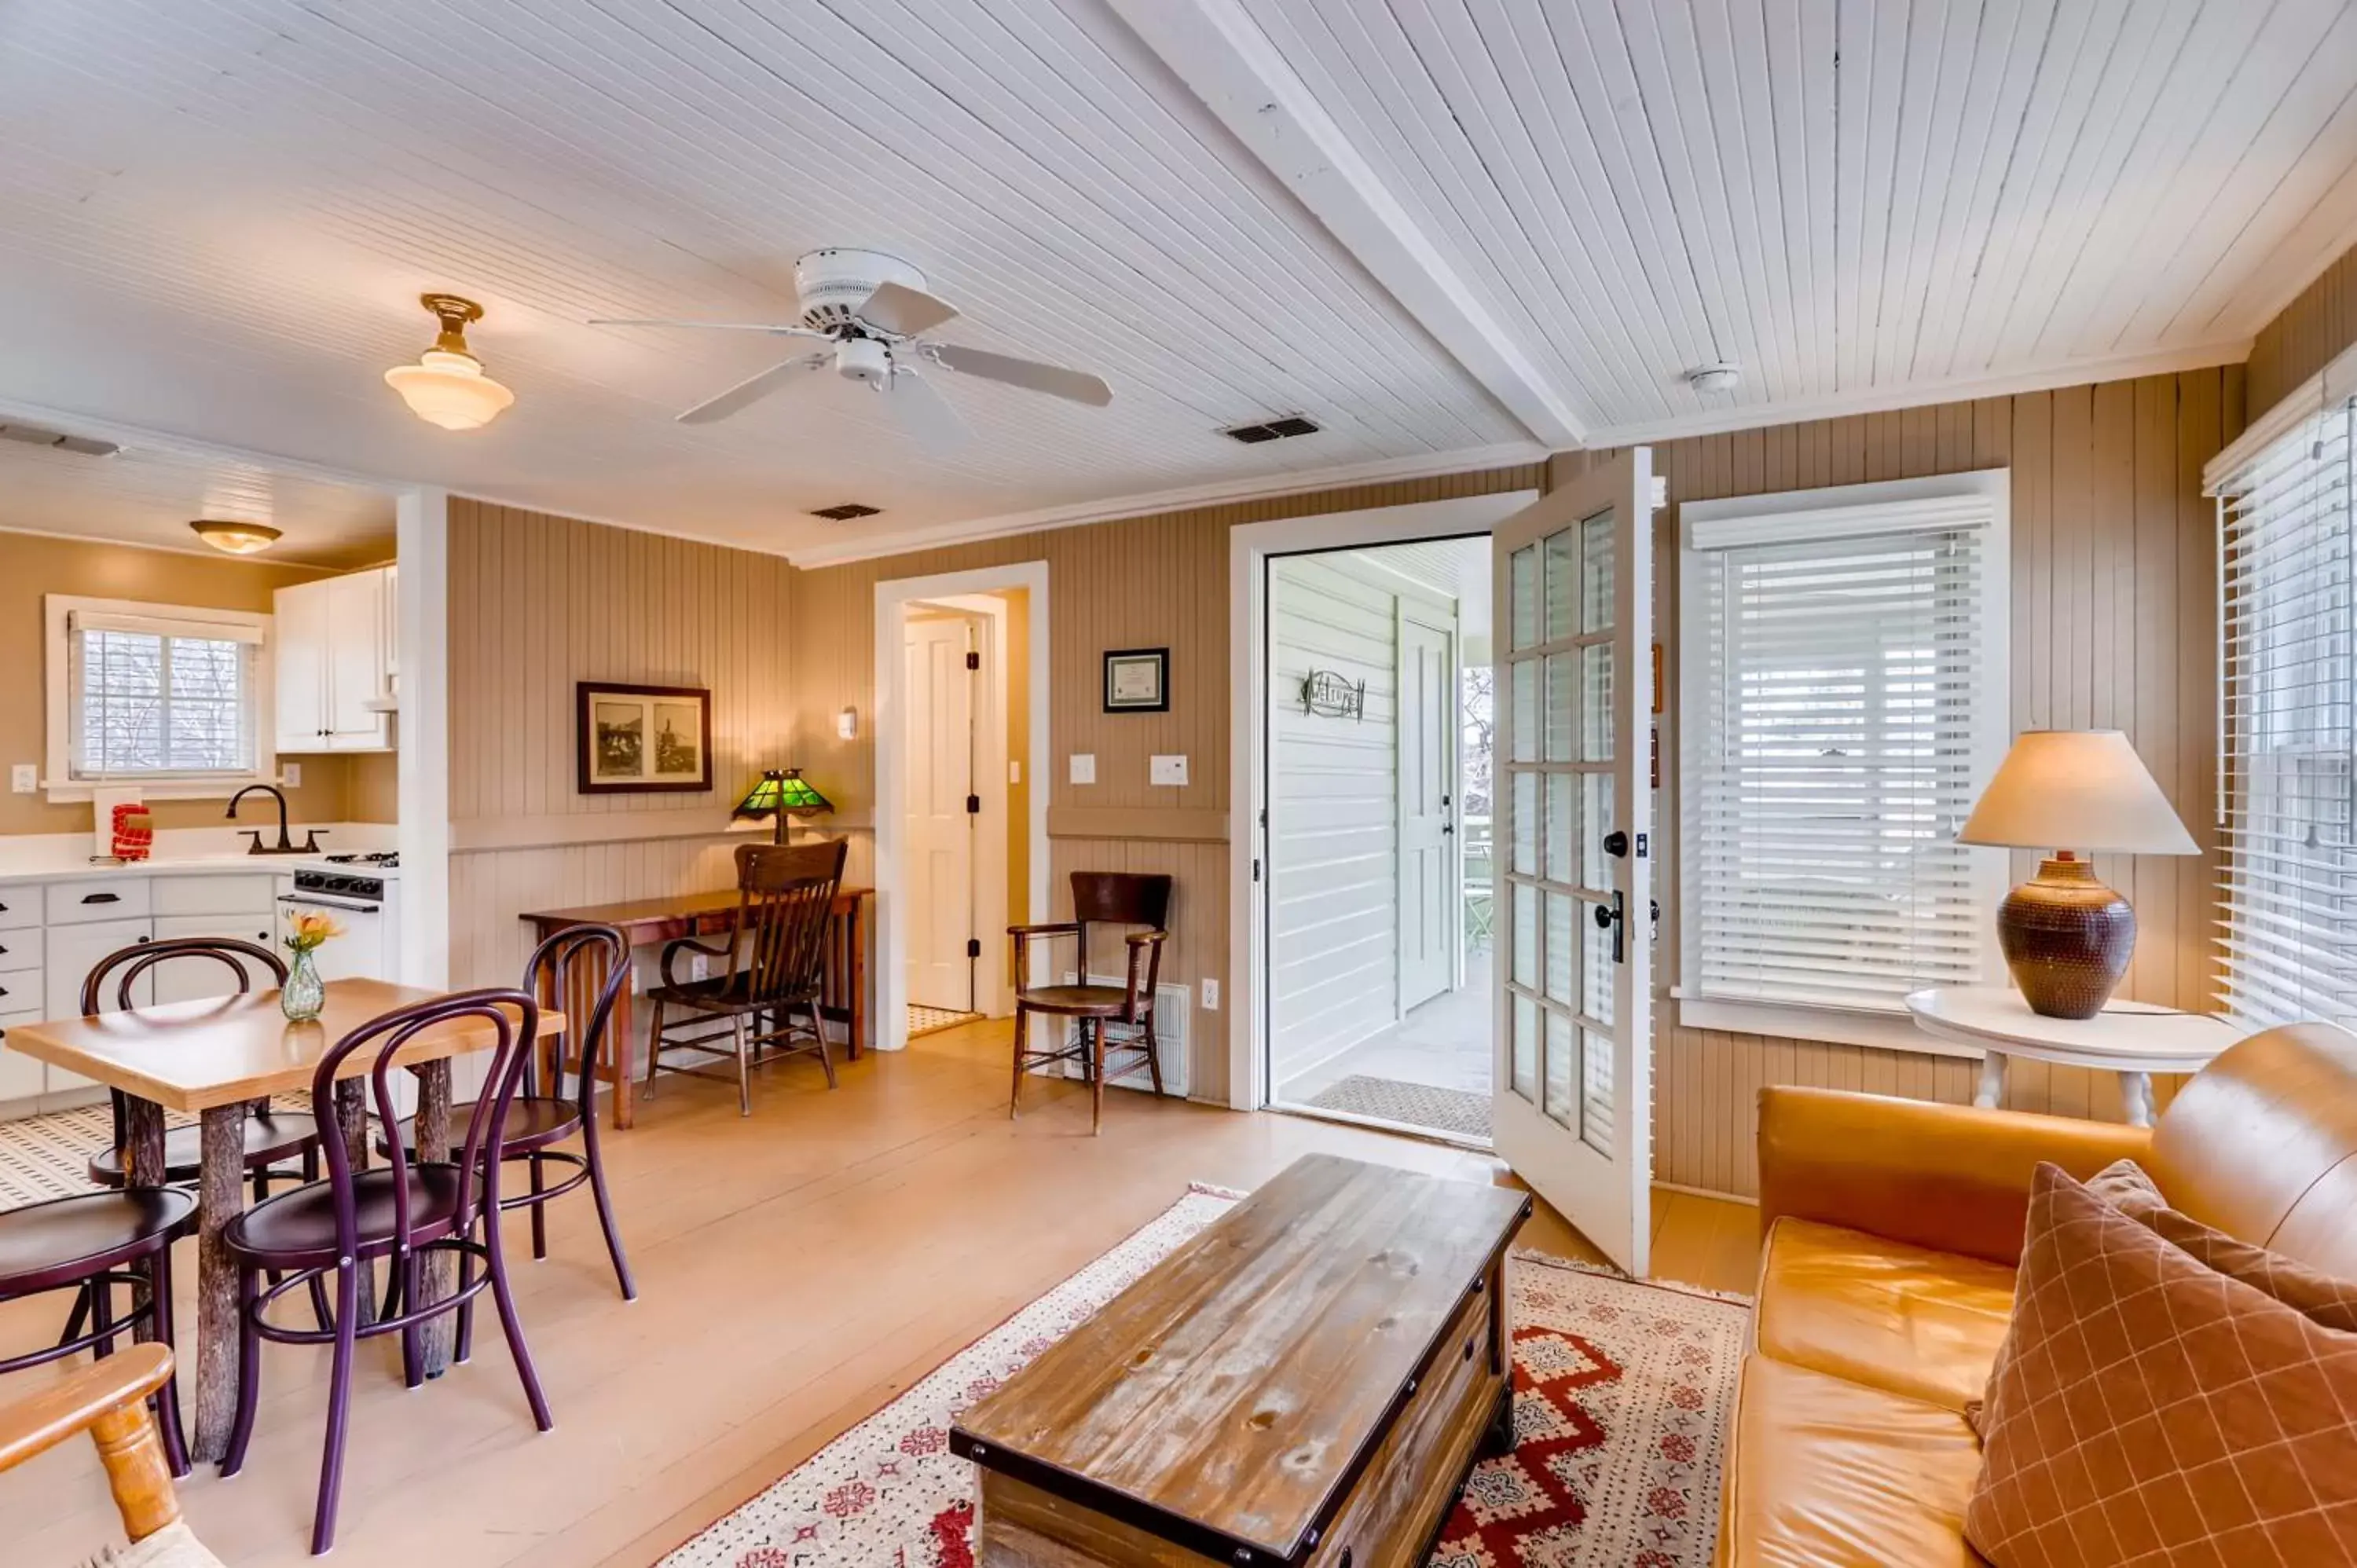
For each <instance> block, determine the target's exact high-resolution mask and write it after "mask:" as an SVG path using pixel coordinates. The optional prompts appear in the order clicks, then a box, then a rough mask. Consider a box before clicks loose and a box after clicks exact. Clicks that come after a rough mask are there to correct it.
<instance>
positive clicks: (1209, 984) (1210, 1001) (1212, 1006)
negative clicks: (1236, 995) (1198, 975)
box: [1203, 980, 1220, 1013]
mask: <svg viewBox="0 0 2357 1568" xmlns="http://www.w3.org/2000/svg"><path fill="white" fill-rule="evenodd" d="M1219 1010H1220V983H1219V982H1218V981H1216V980H1207V981H1205V982H1203V1011H1204V1012H1206V1013H1216V1012H1218V1011H1219Z"/></svg>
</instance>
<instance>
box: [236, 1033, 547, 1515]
mask: <svg viewBox="0 0 2357 1568" xmlns="http://www.w3.org/2000/svg"><path fill="white" fill-rule="evenodd" d="M461 1018H472V1019H479V1020H482V1021H485V1022H488V1023H489V1024H490V1026H491V1027H492V1031H493V1035H494V1045H493V1048H492V1051H491V1065H490V1076H489V1077H488V1078H487V1079H485V1080H484V1081H485V1083H486V1084H487V1086H489V1089H490V1092H489V1093H488V1094H486V1095H485V1096H484V1097H483V1098H482V1099H479V1100H478V1101H475V1102H474V1104H473V1106H472V1107H471V1108H470V1109H469V1110H468V1112H467V1115H466V1135H465V1137H464V1139H463V1140H461V1142H460V1144H459V1146H458V1147H457V1149H456V1150H455V1151H454V1153H453V1157H452V1158H451V1159H449V1160H447V1161H420V1160H419V1159H417V1158H416V1156H415V1153H414V1150H413V1149H412V1148H411V1147H410V1135H409V1131H408V1129H407V1128H405V1127H404V1123H403V1122H401V1121H400V1120H399V1118H398V1114H397V1112H396V1110H395V1106H394V1102H393V1081H392V1074H393V1072H395V1071H397V1070H403V1069H398V1068H397V1067H396V1064H395V1058H397V1057H398V1056H399V1055H400V1053H401V1051H402V1049H403V1048H404V1047H406V1046H407V1045H408V1044H409V1042H410V1041H411V1040H412V1039H413V1038H414V1037H415V1036H417V1035H419V1034H421V1033H423V1032H424V1031H425V1030H427V1029H431V1028H433V1027H435V1026H436V1025H441V1024H447V1023H449V1022H451V1021H452V1020H454V1019H461ZM539 1033H540V1004H538V1003H537V1002H535V1001H533V997H532V995H531V993H528V992H522V991H463V992H459V993H456V994H454V995H449V996H436V997H434V998H432V999H431V1000H428V1001H425V1002H419V1003H414V1004H411V1005H409V1006H406V1007H398V1008H395V1009H394V1010H393V1011H392V1012H390V1013H387V1014H384V1015H382V1016H381V1017H377V1018H373V1019H371V1020H370V1021H369V1022H368V1023H366V1024H363V1025H361V1026H360V1027H359V1028H357V1029H355V1030H353V1031H352V1032H351V1033H350V1034H349V1035H347V1036H344V1037H343V1038H342V1039H341V1040H339V1041H338V1042H337V1043H336V1044H335V1045H334V1046H332V1047H329V1048H328V1051H327V1053H326V1054H325V1055H323V1056H322V1057H321V1058H319V1065H318V1067H317V1069H316V1070H315V1071H314V1073H313V1075H312V1079H311V1106H312V1110H313V1112H314V1113H315V1114H317V1116H318V1117H319V1118H320V1119H321V1120H323V1121H324V1120H326V1119H328V1118H329V1117H332V1116H333V1115H334V1114H335V1106H336V1080H337V1079H338V1078H339V1076H340V1072H339V1069H340V1068H341V1067H342V1064H343V1062H344V1061H345V1059H346V1058H350V1056H352V1055H353V1054H354V1053H356V1052H366V1053H368V1057H369V1059H370V1063H371V1065H370V1068H369V1071H368V1075H367V1078H366V1079H365V1081H366V1082H367V1084H368V1093H369V1098H370V1100H371V1102H372V1103H373V1105H374V1108H375V1112H376V1116H377V1120H378V1122H379V1123H380V1125H382V1126H384V1127H388V1128H391V1129H393V1132H392V1133H391V1134H390V1135H389V1136H388V1137H387V1138H386V1140H385V1151H386V1155H385V1164H384V1165H382V1166H380V1167H378V1168H375V1169H371V1170H366V1171H355V1170H354V1169H353V1168H352V1161H351V1155H350V1153H349V1152H348V1151H347V1149H346V1147H345V1143H344V1140H343V1139H341V1138H329V1139H327V1140H325V1141H324V1142H323V1143H322V1144H321V1149H322V1151H323V1152H324V1153H325V1155H326V1156H327V1167H328V1175H327V1178H326V1179H325V1180H323V1181H317V1182H311V1183H308V1184H307V1185H305V1186H303V1187H297V1188H296V1189H295V1190H294V1191H292V1192H285V1193H281V1194H279V1195H278V1196H277V1197H274V1198H271V1199H270V1200H269V1201H268V1202H266V1203H262V1204H258V1205H256V1206H255V1207H253V1208H249V1209H247V1210H246V1211H245V1212H244V1213H242V1214H241V1215H239V1216H238V1217H237V1218H236V1219H232V1220H231V1221H230V1222H229V1224H228V1225H227V1226H226V1227H224V1228H223V1230H222V1231H221V1238H222V1240H223V1241H225V1242H226V1243H227V1245H228V1247H229V1251H230V1256H231V1259H232V1260H233V1261H234V1262H235V1263H236V1265H237V1276H238V1279H237V1295H238V1319H239V1330H240V1356H239V1369H238V1387H237V1419H236V1421H235V1423H233V1424H232V1425H231V1430H230V1440H229V1452H228V1453H227V1455H224V1456H223V1458H222V1460H221V1474H223V1475H224V1476H234V1475H235V1474H237V1472H238V1470H239V1469H240V1468H241V1467H242V1466H244V1464H245V1454H246V1446H247V1444H249V1443H250V1442H252V1440H253V1417H254V1412H255V1410H256V1408H257V1407H258V1406H259V1404H260V1403H261V1395H262V1342H263V1341H264V1340H265V1339H267V1340H270V1341H272V1342H274V1343H276V1344H281V1345H332V1346H333V1347H334V1348H335V1359H334V1362H333V1364H332V1365H331V1367H330V1369H329V1373H328V1430H327V1439H326V1444H325V1446H324V1450H323V1452H322V1454H321V1456H320V1463H319V1498H318V1507H317V1512H316V1513H315V1514H314V1515H313V1518H312V1525H311V1551H312V1552H313V1553H314V1554H315V1555H316V1554H317V1553H319V1552H326V1551H327V1550H328V1548H329V1547H331V1546H333V1545H334V1544H335V1541H336V1503H337V1498H338V1496H339V1493H340V1491H341V1488H342V1482H343V1471H344V1439H345V1434H346V1431H347V1428H348V1427H349V1425H350V1414H351V1384H352V1359H353V1355H354V1352H355V1350H356V1349H357V1348H358V1346H359V1343H360V1341H361V1339H363V1338H373V1337H377V1336H380V1335H385V1334H398V1335H400V1336H401V1350H402V1369H403V1372H404V1379H405V1380H406V1381H407V1383H408V1384H409V1386H410V1387H411V1388H416V1387H417V1386H419V1385H420V1384H421V1383H423V1382H424V1381H425V1369H424V1368H425V1341H424V1339H423V1337H422V1333H421V1331H422V1329H423V1327H424V1326H425V1324H427V1323H429V1322H431V1321H433V1320H434V1319H435V1318H437V1317H440V1316H443V1315H444V1314H446V1313H452V1312H455V1313H457V1314H458V1315H459V1334H458V1339H459V1343H460V1345H461V1346H464V1345H465V1343H466V1340H467V1326H468V1318H469V1317H470V1316H472V1312H473V1307H472V1303H473V1301H474V1298H475V1297H476V1296H478V1295H479V1294H482V1292H483V1291H484V1290H485V1289H487V1288H488V1289H489V1290H490V1293H491V1298H492V1301H493V1303H494V1304H495V1305H497V1306H498V1308H499V1314H500V1327H501V1328H503V1329H504V1330H505V1331H506V1334H507V1341H508V1349H509V1351H510V1353H511V1355H512V1356H513V1358H514V1359H515V1367H516V1373H517V1376H518V1377H519V1378H521V1379H522V1382H523V1391H524V1398H525V1400H526V1401H527V1402H529V1403H530V1404H531V1406H532V1416H533V1423H535V1424H536V1425H538V1427H539V1428H540V1430H541V1431H543V1432H546V1431H547V1430H549V1428H550V1427H551V1426H553V1425H554V1424H555V1423H554V1420H553V1419H552V1418H551V1417H550V1415H549V1413H548V1401H547V1399H546V1398H545V1397H544V1395H543V1394H542V1392H541V1388H540V1377H539V1374H538V1373H537V1372H536V1371H535V1370H534V1369H533V1363H532V1352H531V1351H530V1350H529V1349H528V1348H526V1347H525V1345H524V1339H523V1323H522V1319H520V1318H519V1317H518V1316H516V1308H515V1297H514V1295H513V1294H512V1293H511V1291H510V1290H509V1288H508V1273H507V1262H506V1255H505V1253H504V1252H503V1251H502V1250H501V1248H500V1166H501V1165H502V1163H503V1162H501V1161H500V1160H498V1159H495V1158H491V1157H490V1156H491V1155H492V1153H493V1152H494V1151H496V1150H500V1149H502V1148H504V1147H506V1140H507V1137H508V1134H509V1131H510V1129H509V1126H508V1122H509V1113H510V1111H511V1109H512V1107H513V1104H514V1101H515V1097H516V1090H517V1088H518V1086H519V1084H520V1082H521V1080H522V1076H523V1065H524V1062H525V1060H526V1058H528V1057H529V1055H530V1053H531V1049H532V1043H533V1041H534V1040H535V1039H537V1038H538V1036H539ZM453 1120H454V1122H455V1121H456V1120H457V1118H456V1116H455V1113H454V1116H453ZM437 1254H440V1255H448V1256H455V1257H456V1258H457V1261H458V1281H457V1288H456V1289H455V1290H454V1291H453V1292H452V1293H451V1294H448V1295H447V1296H444V1297H442V1298H441V1299H440V1300H438V1301H431V1302H429V1301H425V1300H424V1299H423V1298H422V1293H421V1287H422V1285H423V1284H424V1283H425V1277H426V1276H425V1270H426V1267H427V1264H428V1262H429V1260H431V1259H432V1258H434V1257H435V1256H436V1255H437ZM379 1259H384V1260H389V1261H390V1264H391V1266H390V1268H389V1269H388V1271H387V1272H388V1273H389V1275H390V1279H389V1282H388V1288H387V1291H386V1299H385V1305H384V1310H383V1312H382V1314H381V1315H380V1316H378V1317H377V1319H376V1321H374V1322H373V1323H369V1324H362V1323H361V1320H360V1303H361V1291H362V1290H363V1289H364V1288H365V1281H364V1278H363V1276H364V1274H365V1272H366V1269H367V1266H368V1265H369V1264H370V1263H371V1262H374V1261H376V1260H379ZM477 1263H480V1264H482V1265H483V1269H484V1273H483V1275H482V1277H480V1278H478V1277H477V1276H476V1274H475V1272H474V1271H475V1265H476V1264H477ZM264 1271H276V1272H279V1273H283V1274H284V1276H285V1277H284V1278H283V1279H282V1280H281V1281H280V1282H279V1283H275V1284H272V1285H269V1286H268V1287H267V1288H264V1283H263V1274H264ZM312 1281H330V1282H332V1289H333V1292H334V1297H335V1306H334V1314H333V1318H334V1320H333V1323H332V1324H331V1325H330V1326H328V1327H326V1328H319V1329H310V1328H297V1327H294V1326H291V1325H287V1324H283V1323H274V1322H273V1321H271V1316H270V1313H271V1308H272V1307H273V1306H274V1305H276V1303H277V1302H278V1301H279V1299H280V1298H281V1297H283V1296H284V1295H285V1294H286V1293H287V1292H289V1291H291V1290H293V1289H295V1288H296V1286H297V1285H307V1284H308V1283H310V1282H312ZM461 1359H463V1357H462V1358H461Z"/></svg>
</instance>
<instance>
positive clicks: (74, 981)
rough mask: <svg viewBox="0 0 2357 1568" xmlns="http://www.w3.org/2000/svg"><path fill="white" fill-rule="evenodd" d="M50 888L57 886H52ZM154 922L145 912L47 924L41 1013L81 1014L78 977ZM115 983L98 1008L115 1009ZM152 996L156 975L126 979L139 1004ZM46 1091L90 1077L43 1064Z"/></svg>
mask: <svg viewBox="0 0 2357 1568" xmlns="http://www.w3.org/2000/svg"><path fill="white" fill-rule="evenodd" d="M51 891H52V892H56V891H58V889H57V888H52V889H51ZM154 936H155V926H154V922H153V921H151V920H148V919H146V918H139V919H135V920H89V921H84V922H83V923H81V924H80V925H72V926H51V927H50V928H49V929H48V965H47V966H46V967H47V980H48V983H47V984H46V986H45V987H44V992H45V997H44V1005H43V1007H42V1015H43V1016H44V1017H49V1018H74V1017H79V1016H81V986H82V982H83V981H85V980H88V979H89V978H90V972H91V970H93V969H96V968H97V967H98V963H99V961H100V960H101V959H102V958H104V957H105V956H106V955H107V954H109V953H111V952H113V951H114V950H116V949H117V948H127V947H130V946H133V945H134V944H135V943H139V942H145V941H148V940H153V938H154ZM115 994H116V992H115V988H114V987H113V986H111V985H110V986H109V987H108V988H107V991H106V993H105V994H103V995H102V996H101V997H100V998H99V1004H98V1010H99V1011H100V1012H102V1013H112V1012H113V1011H114V1010H115ZM155 1000H156V977H155V975H154V974H153V973H152V972H151V973H147V974H143V975H141V976H140V977H139V978H138V979H137V980H135V981H133V982H132V983H131V1004H132V1005H133V1006H135V1007H144V1006H145V1005H147V1004H149V1003H151V1002H153V1001H155ZM45 1077H46V1079H47V1088H46V1092H48V1093H50V1094H58V1093H60V1092H62V1091H64V1090H69V1089H83V1088H88V1087H90V1085H91V1080H90V1079H86V1078H84V1077H82V1076H81V1074H79V1073H71V1072H68V1071H66V1070H65V1069H63V1068H55V1067H53V1068H49V1069H46V1072H45Z"/></svg>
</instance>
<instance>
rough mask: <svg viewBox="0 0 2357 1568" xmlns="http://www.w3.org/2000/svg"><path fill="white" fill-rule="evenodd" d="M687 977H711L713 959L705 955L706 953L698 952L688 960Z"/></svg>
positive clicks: (703, 978)
mask: <svg viewBox="0 0 2357 1568" xmlns="http://www.w3.org/2000/svg"><path fill="white" fill-rule="evenodd" d="M687 977H688V978H689V979H690V980H709V979H711V978H712V961H711V960H710V959H708V958H706V957H705V956H704V954H702V953H697V954H696V955H695V956H694V957H693V958H691V959H689V960H688V961H687Z"/></svg>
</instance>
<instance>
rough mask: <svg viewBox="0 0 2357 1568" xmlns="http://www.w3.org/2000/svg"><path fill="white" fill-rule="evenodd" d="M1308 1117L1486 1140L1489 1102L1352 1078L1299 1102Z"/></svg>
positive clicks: (1452, 1091) (1391, 1081) (1479, 1097)
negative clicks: (1316, 1114)
mask: <svg viewBox="0 0 2357 1568" xmlns="http://www.w3.org/2000/svg"><path fill="white" fill-rule="evenodd" d="M1302 1103H1303V1104H1304V1105H1307V1106H1308V1107H1309V1108H1310V1109H1311V1110H1313V1111H1340V1112H1343V1113H1344V1114H1345V1115H1350V1116H1372V1117H1375V1118H1377V1119H1378V1120H1380V1121H1384V1122H1405V1123H1406V1124H1407V1125H1409V1126H1411V1127H1429V1128H1431V1129H1432V1130H1433V1131H1434V1132H1436V1133H1451V1134H1453V1135H1455V1136H1457V1137H1459V1138H1479V1139H1480V1140H1482V1141H1483V1142H1485V1143H1486V1142H1488V1140H1489V1137H1490V1097H1489V1096H1488V1095H1486V1094H1471V1093H1469V1092H1467V1091H1466V1090H1461V1089H1435V1088H1433V1087H1432V1086H1431V1085H1429V1084H1423V1083H1401V1082H1399V1081H1397V1080H1396V1079H1388V1078H1364V1077H1361V1076H1360V1075H1358V1074H1356V1073H1353V1074H1352V1075H1351V1076H1350V1077H1349V1078H1346V1079H1342V1080H1341V1081H1340V1082H1338V1083H1334V1084H1330V1085H1329V1086H1328V1087H1327V1088H1325V1089H1321V1090H1318V1092H1317V1093H1316V1094H1313V1095H1311V1096H1310V1097H1309V1098H1308V1100H1305V1101H1302Z"/></svg>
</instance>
